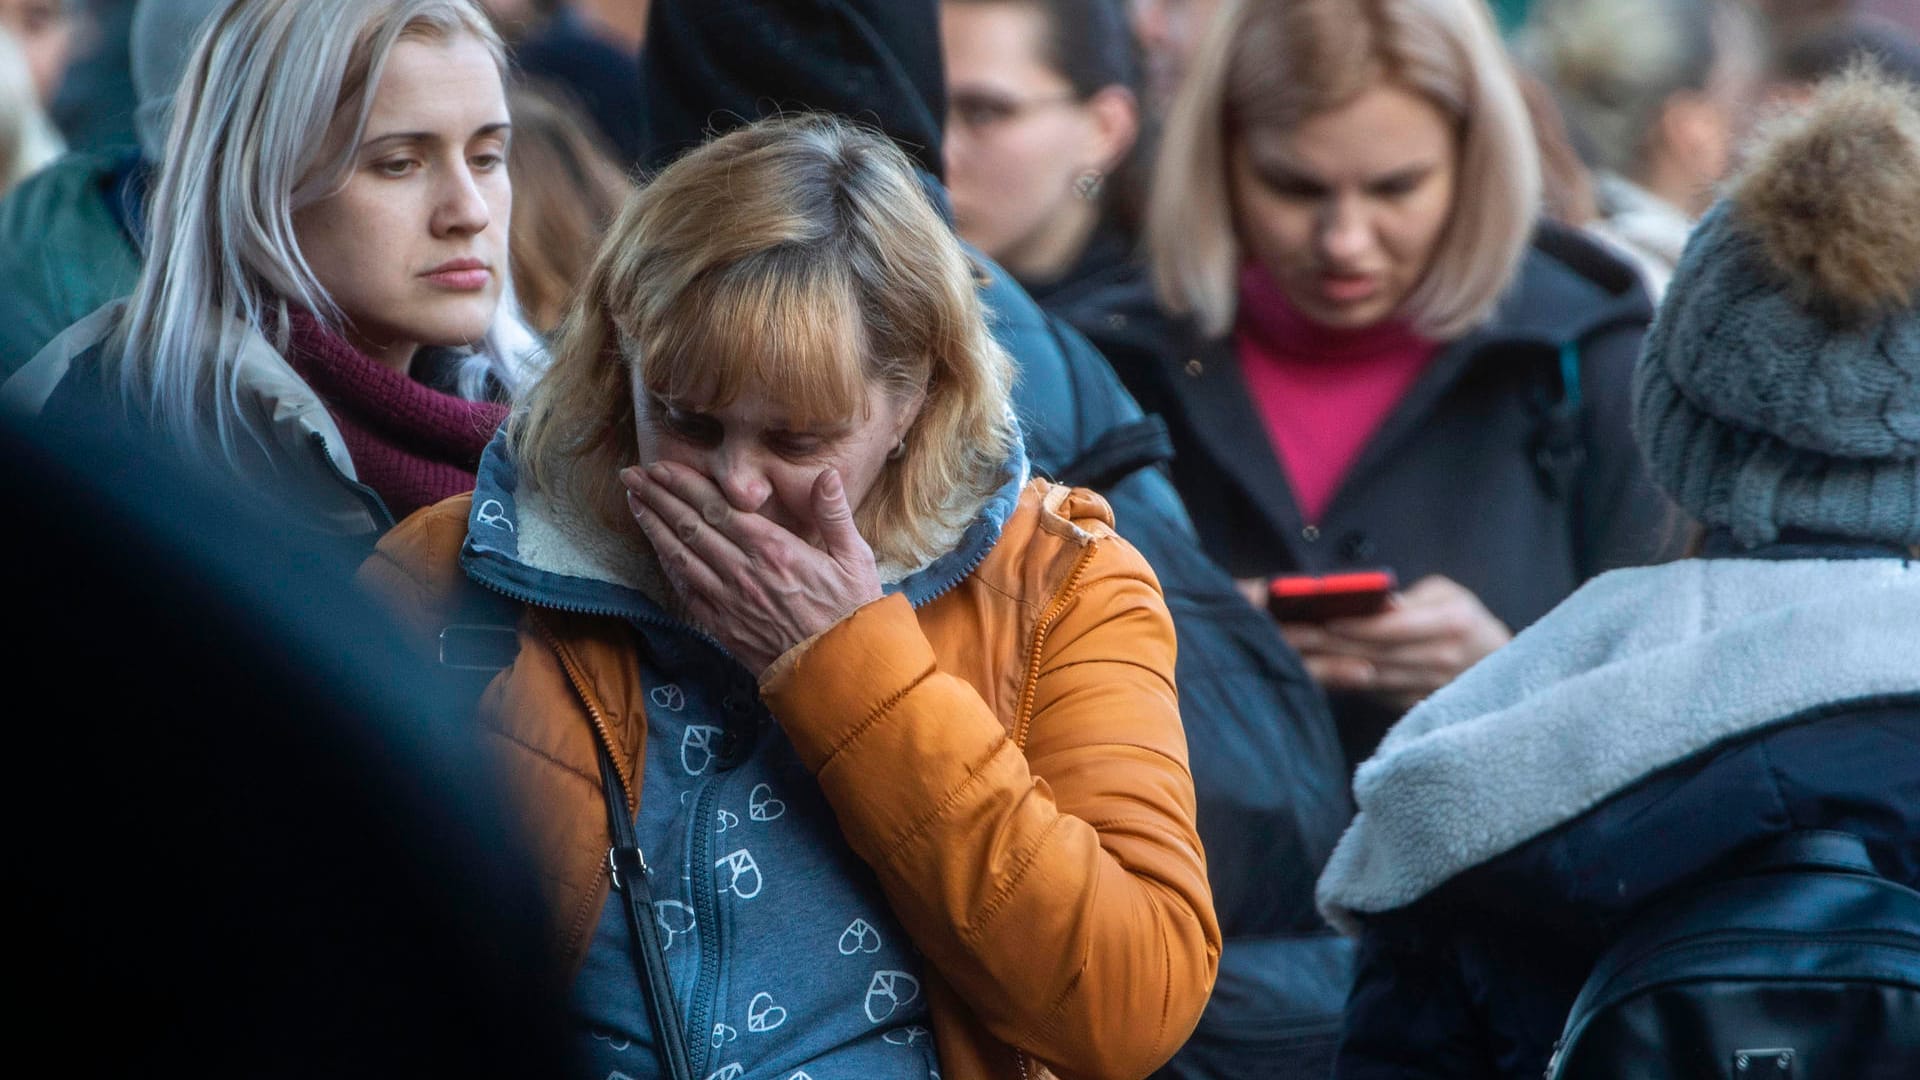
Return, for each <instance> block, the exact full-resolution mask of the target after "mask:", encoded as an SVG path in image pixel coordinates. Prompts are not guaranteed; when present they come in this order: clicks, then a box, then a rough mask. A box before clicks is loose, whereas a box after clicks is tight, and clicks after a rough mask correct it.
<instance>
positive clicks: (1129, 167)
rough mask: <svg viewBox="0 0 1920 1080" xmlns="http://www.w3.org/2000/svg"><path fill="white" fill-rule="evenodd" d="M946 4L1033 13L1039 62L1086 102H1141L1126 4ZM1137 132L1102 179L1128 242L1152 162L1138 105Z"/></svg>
mask: <svg viewBox="0 0 1920 1080" xmlns="http://www.w3.org/2000/svg"><path fill="white" fill-rule="evenodd" d="M946 2H947V3H962V4H975V5H984V4H1000V5H1003V6H1007V7H1023V8H1027V9H1029V10H1031V11H1035V12H1038V13H1039V15H1040V20H1041V22H1042V23H1044V24H1045V26H1046V38H1045V40H1044V41H1042V42H1041V43H1040V59H1041V61H1042V62H1043V63H1045V64H1046V65H1047V67H1048V68H1049V69H1051V70H1052V71H1053V72H1054V73H1055V74H1057V75H1059V76H1060V77H1061V78H1063V79H1065V80H1067V84H1068V85H1070V86H1072V87H1073V92H1074V94H1076V95H1077V96H1078V97H1079V98H1080V100H1082V101H1085V100H1087V99H1088V98H1091V97H1093V96H1094V95H1095V94H1098V93H1099V92H1100V91H1102V90H1105V89H1106V88H1108V87H1110V86H1118V87H1120V88H1122V89H1124V90H1126V91H1128V92H1129V93H1131V94H1133V97H1134V100H1135V101H1136V102H1144V98H1143V86H1144V71H1145V64H1144V63H1143V62H1142V60H1141V58H1140V43H1139V41H1138V40H1137V39H1135V38H1134V36H1133V28H1132V26H1131V25H1130V24H1129V23H1128V22H1127V15H1126V12H1125V10H1123V8H1124V5H1125V3H1126V0H946ZM1139 111H1140V133H1139V135H1138V136H1136V137H1135V139H1134V142H1133V147H1132V149H1130V150H1129V151H1128V152H1127V153H1126V155H1125V156H1124V157H1122V158H1121V159H1120V162H1119V163H1118V164H1117V165H1115V166H1114V167H1113V171H1112V172H1111V173H1109V174H1108V176H1107V198H1106V200H1105V202H1106V205H1105V210H1106V213H1107V217H1108V220H1109V221H1110V222H1111V223H1112V224H1113V225H1115V226H1117V227H1118V228H1119V229H1120V231H1121V232H1123V233H1124V234H1125V235H1126V237H1127V239H1128V240H1129V241H1131V240H1132V239H1133V238H1134V237H1135V236H1137V235H1138V234H1139V232H1140V226H1141V224H1142V222H1143V221H1144V220H1145V218H1146V209H1147V164H1146V163H1147V162H1149V161H1151V160H1152V159H1153V154H1152V153H1151V150H1150V147H1151V145H1152V143H1153V141H1154V140H1153V139H1152V137H1151V136H1152V132H1151V131H1150V127H1149V125H1150V122H1151V121H1150V118H1149V117H1148V116H1147V112H1146V107H1145V105H1144V103H1143V104H1141V105H1140V106H1139Z"/></svg>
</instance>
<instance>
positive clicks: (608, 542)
mask: <svg viewBox="0 0 1920 1080" xmlns="http://www.w3.org/2000/svg"><path fill="white" fill-rule="evenodd" d="M1002 476H1003V481H1002V483H1001V484H1000V485H999V487H997V488H996V489H994V491H993V492H991V493H990V494H988V495H987V496H985V497H984V498H982V499H981V500H980V501H979V504H978V505H977V506H976V507H974V508H973V513H972V514H971V515H970V516H969V517H968V518H967V519H966V520H968V521H969V524H967V525H966V526H965V527H964V528H962V529H960V530H958V531H957V532H956V534H955V536H954V538H953V542H952V544H951V546H950V547H949V548H948V550H947V551H946V552H945V554H942V555H940V556H938V557H936V558H934V559H933V560H932V561H930V562H928V563H927V564H926V565H925V566H921V567H914V568H891V571H892V572H891V573H890V572H889V570H890V568H888V567H884V566H883V567H882V568H881V576H882V580H883V581H886V582H887V584H886V585H885V589H886V592H887V593H889V594H892V593H896V592H898V593H903V594H905V596H906V597H907V600H908V601H909V602H910V603H912V604H913V605H914V606H916V607H918V606H919V605H921V604H924V603H926V602H927V601H929V600H932V599H933V598H934V597H936V596H939V595H941V594H942V593H944V592H946V591H947V590H949V589H951V588H953V587H954V586H955V585H958V584H959V583H960V582H961V581H962V580H964V579H965V578H966V576H967V575H968V574H971V573H973V571H974V569H975V568H977V567H978V566H979V565H980V563H981V562H982V561H983V560H985V559H986V557H987V553H988V552H990V551H992V550H993V546H994V544H995V543H997V542H998V541H999V539H1000V530H1001V528H1002V527H1003V526H1004V525H1005V524H1006V522H1007V519H1008V518H1009V517H1011V516H1012V514H1013V511H1014V508H1015V507H1016V506H1017V505H1018V504H1019V501H1020V492H1021V490H1022V489H1023V488H1025V487H1026V484H1027V479H1028V469H1027V456H1026V451H1025V450H1024V449H1023V448H1022V446H1021V442H1020V440H1018V439H1015V440H1014V451H1013V454H1012V455H1011V456H1010V457H1009V458H1008V460H1007V462H1006V464H1005V465H1004V466H1003V472H1002ZM460 562H461V565H462V566H463V567H464V568H465V569H466V572H467V575H468V576H469V577H471V578H473V580H475V581H477V582H479V583H481V584H482V585H486V586H488V587H490V588H493V589H495V590H497V591H499V592H501V593H503V594H505V595H507V596H510V597H512V598H514V599H516V600H519V601H521V602H523V603H528V604H535V605H538V606H542V607H549V608H555V609H558V610H562V611H575V612H582V613H594V614H605V615H615V616H620V617H624V618H640V619H650V620H658V619H659V618H660V617H661V616H662V614H664V610H665V605H664V604H663V603H661V601H662V600H664V599H666V597H667V592H666V589H665V586H664V584H663V583H662V582H661V580H660V578H659V571H658V568H657V564H656V563H655V562H654V560H653V558H652V555H651V553H650V552H649V551H647V550H646V542H645V540H644V538H642V537H641V536H640V534H639V532H638V531H637V530H636V531H635V533H634V534H633V535H632V536H630V537H629V536H611V535H608V533H607V532H606V530H605V528H604V527H602V526H601V525H599V524H598V523H597V522H595V521H594V520H593V519H592V518H591V516H590V515H588V514H585V513H582V512H579V511H577V510H574V509H573V508H570V507H567V506H564V505H562V504H560V503H559V502H557V501H555V500H554V499H552V498H549V497H548V496H547V495H546V494H545V493H544V492H539V491H532V490H522V489H521V488H520V486H519V470H518V468H517V467H516V466H515V464H514V462H513V458H512V454H511V452H510V451H509V450H508V448H507V436H506V431H505V429H504V428H503V429H502V430H501V431H500V433H499V434H497V435H495V436H494V439H493V442H492V443H491V444H489V445H488V447H487V450H486V453H485V454H483V455H482V456H481V459H480V473H479V478H478V483H477V485H476V486H475V488H474V492H473V508H472V510H471V511H470V512H469V515H468V518H467V539H466V542H465V544H464V545H463V546H462V548H461V553H460Z"/></svg>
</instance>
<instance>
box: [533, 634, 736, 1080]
mask: <svg viewBox="0 0 1920 1080" xmlns="http://www.w3.org/2000/svg"><path fill="white" fill-rule="evenodd" d="M527 617H528V620H529V621H530V622H532V623H533V625H534V626H535V627H537V628H538V629H539V631H540V636H541V638H542V639H544V640H545V641H546V643H547V647H548V648H550V649H552V650H553V654H554V656H556V657H557V658H559V660H560V667H561V669H562V670H563V671H565V672H566V673H567V681H568V682H569V683H570V684H572V686H573V692H574V694H575V696H577V697H578V698H579V699H580V703H581V704H582V705H584V706H586V709H587V719H588V721H589V722H590V723H592V725H593V731H594V737H595V738H597V739H599V740H600V743H601V745H602V746H604V747H605V748H606V751H607V760H608V761H611V762H614V771H615V773H616V774H617V775H616V777H615V778H616V779H617V780H618V782H619V785H620V793H621V795H622V797H623V800H624V802H625V805H626V813H628V814H629V815H631V814H634V813H637V812H638V811H639V808H640V800H639V799H638V797H637V796H636V792H635V789H636V785H635V783H634V782H633V779H632V777H630V776H629V775H628V774H626V773H623V772H620V764H619V763H620V755H619V753H618V752H617V748H616V747H615V746H614V742H613V729H612V728H611V727H609V726H608V725H607V718H606V714H604V713H602V712H601V711H600V706H598V705H596V704H594V701H593V698H592V696H591V695H590V694H588V692H587V686H586V679H585V678H584V677H583V676H582V675H581V673H580V670H579V668H578V667H577V666H576V665H575V664H574V661H573V657H572V656H570V655H568V654H567V651H566V650H565V649H563V648H562V647H561V645H560V639H559V636H558V635H557V634H555V633H554V632H553V629H552V628H551V627H549V626H548V625H547V623H546V620H545V619H542V618H540V616H539V614H538V613H537V612H533V611H529V612H528V613H527ZM634 854H635V855H637V856H638V857H639V863H640V866H639V873H637V874H629V875H628V878H629V880H628V881H626V882H625V883H624V887H625V888H628V889H632V890H634V895H636V896H637V897H638V898H639V899H640V901H641V902H642V903H643V904H644V905H645V910H646V911H648V912H652V911H653V910H654V907H653V882H652V871H651V870H649V869H648V867H647V860H646V854H645V853H644V852H642V851H640V850H639V849H638V848H637V847H636V848H635V851H634ZM602 874H607V875H611V876H613V877H614V882H613V884H614V886H615V887H616V888H617V887H622V884H623V883H622V882H620V881H619V876H618V874H617V873H616V872H615V870H614V852H613V850H612V849H611V848H609V849H608V851H607V860H606V862H605V863H604V864H602V866H601V867H600V869H598V870H596V871H595V874H594V892H596V893H597V892H599V891H600V875H602ZM701 925H703V926H704V925H706V924H704V923H703V924H701ZM709 936H710V935H707V934H702V935H700V937H701V940H702V942H703V944H704V942H705V940H706V938H708V937H709ZM635 938H636V940H635V941H634V943H633V947H634V948H636V949H639V950H640V951H641V952H642V954H643V955H644V957H645V963H646V966H647V967H648V969H650V970H652V971H658V972H662V973H665V972H666V970H667V957H666V953H665V952H664V951H663V950H661V948H660V943H659V942H658V941H657V940H656V939H654V938H653V937H651V936H649V935H646V934H637V935H635ZM704 958H705V950H704V948H703V950H702V959H703V960H704ZM641 990H642V992H643V993H644V992H647V991H646V988H645V987H642V988H641ZM667 1004H669V1005H671V1006H672V1010H671V1011H672V1012H673V1014H674V1015H675V1016H678V1015H679V1011H680V1010H679V1006H678V1004H677V1003H675V1002H669V1003H667ZM662 1011H666V1010H662ZM654 1037H655V1038H659V1039H667V1038H669V1035H668V1033H667V1032H664V1031H657V1032H654ZM680 1042H681V1044H682V1045H687V1044H688V1043H689V1040H688V1039H687V1037H686V1032H684V1031H682V1032H681V1033H680ZM670 1080H693V1077H692V1076H690V1075H689V1076H684V1077H679V1076H676V1077H671V1078H670Z"/></svg>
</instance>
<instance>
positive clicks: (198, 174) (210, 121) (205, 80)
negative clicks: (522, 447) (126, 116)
mask: <svg viewBox="0 0 1920 1080" xmlns="http://www.w3.org/2000/svg"><path fill="white" fill-rule="evenodd" d="M505 76H506V57H505V53H504V51H503V49H502V46H501V44H500V40H499V38H498V37H497V36H496V35H495V34H494V31H493V28H492V24H491V23H490V22H489V21H488V19H487V17H486V15H485V14H484V13H482V12H481V11H480V9H479V8H477V7H475V6H474V5H473V4H472V3H471V2H470V0H340V2H336V3H328V4H314V3H309V2H305V0H233V2H232V3H229V4H227V5H226V6H225V7H224V8H223V9H222V10H219V11H217V12H215V13H214V14H212V15H210V16H209V17H208V18H207V20H206V22H205V24H204V25H203V28H202V30H201V32H200V37H199V40H198V44H197V46H196V48H195V50H194V55H193V58H192V60H191V61H190V62H189V64H188V67H187V70H186V72H185V74H184V75H183V77H182V80H181V85H180V88H179V90H178V92H177V94H176V95H175V98H174V118H173V124H172V129H171V133H170V134H169V136H168V139H167V149H166V153H165V155H164V160H163V164H162V166H161V172H160V177H159V180H158V183H157V185H156V187H155V190H154V195H153V199H152V202H151V205H150V206H149V207H148V208H147V212H146V219H147V222H148V238H147V257H146V263H145V265H144V267H143V268H142V272H141V276H140V279H139V281H138V283H137V284H136V286H135V288H134V292H133V295H132V296H131V297H130V298H128V299H127V300H125V301H120V302H116V303H114V304H111V305H109V306H108V307H106V308H103V309H101V310H100V311H99V312H96V313H95V314H94V315H92V316H89V317H88V318H87V319H85V320H83V321H82V322H80V323H78V324H76V325H75V326H74V327H72V328H70V329H69V330H68V331H67V332H66V333H65V334H63V335H62V336H61V337H60V338H58V339H56V340H55V341H54V342H53V343H52V344H50V345H49V346H48V347H47V348H46V349H45V350H43V351H42V353H41V355H40V356H39V357H37V358H36V359H35V360H34V361H33V363H32V364H30V365H29V367H28V368H27V369H24V370H23V371H22V372H21V373H20V374H19V375H18V376H16V378H15V379H14V380H12V381H11V382H10V383H9V385H8V388H7V396H8V398H9V401H10V403H11V404H12V405H14V406H15V407H25V408H28V409H31V410H38V411H41V412H42V413H43V414H47V415H53V414H58V413H60V412H61V410H63V409H65V408H68V407H70V406H71V405H72V404H74V403H75V402H76V400H77V398H83V397H86V396H87V395H89V394H92V395H95V396H97V395H98V394H99V391H100V390H102V389H105V390H106V391H108V395H107V396H108V398H109V399H110V400H112V399H117V404H118V405H120V406H122V407H123V408H124V411H125V412H126V414H127V415H128V416H129V417H130V418H131V419H132V420H133V421H134V422H136V423H138V424H140V425H143V426H146V427H148V428H150V429H152V430H153V431H154V432H156V433H157V434H158V435H159V436H160V437H161V438H163V439H164V440H166V441H167V442H169V443H171V444H174V445H177V446H179V447H181V448H183V449H184V450H185V451H186V452H188V453H189V454H190V455H192V456H195V457H199V458H202V459H206V460H209V461H211V462H214V463H216V464H217V465H219V466H221V467H225V468H230V469H232V470H234V471H236V472H238V473H239V474H240V475H241V476H242V477H244V478H245V479H246V480H248V481H249V482H250V483H251V484H253V485H254V486H255V487H256V488H257V489H259V491H260V492H261V493H263V494H266V495H268V496H270V497H273V498H275V499H277V500H279V501H281V502H284V503H287V504H289V506H290V507H292V508H293V509H294V510H295V511H296V512H297V513H299V514H301V515H302V516H303V517H305V518H307V519H309V520H311V521H313V522H315V523H317V524H319V525H321V526H323V527H325V528H328V529H330V530H335V531H341V532H348V533H367V532H376V531H379V530H380V529H381V528H383V527H385V526H386V525H388V524H390V523H391V521H392V520H393V519H394V517H397V516H404V515H405V514H407V513H410V512H411V511H413V510H414V509H416V508H418V507H421V506H424V505H428V504H430V503H433V502H438V501H439V500H441V499H443V498H445V497H447V496H448V495H451V494H453V493H455V492H458V491H462V490H467V489H470V488H471V486H472V483H473V470H474V468H475V467H476V465H477V463H478V457H479V452H480V450H481V449H482V448H484V446H485V444H486V441H487V438H488V437H489V436H490V434H491V432H492V431H493V429H494V428H495V427H496V426H498V424H499V423H500V421H501V419H502V418H503V417H504V415H505V409H504V407H503V406H501V405H497V404H493V403H491V402H490V401H489V400H487V399H489V398H491V397H498V396H501V395H502V394H503V393H504V392H505V391H506V390H507V389H509V388H510V387H511V386H512V384H513V383H514V381H515V372H516V368H517V361H518V358H519V356H520V355H521V354H522V353H523V352H525V351H528V350H529V349H530V347H531V346H532V344H533V340H532V337H531V334H530V333H529V332H528V331H527V330H526V328H525V327H524V325H523V324H521V323H520V322H519V320H518V318H517V316H516V315H514V314H513V310H514V306H513V305H512V303H511V302H508V303H504V304H503V302H502V301H503V298H508V297H510V292H511V290H510V289H509V287H508V285H507V278H508V265H507V240H506V237H507V230H508V225H509V218H510V215H511V211H512V186H511V184H510V183H509V181H508V177H507V173H506V165H505V162H506V154H507V148H508V143H509V141H510V138H511V130H512V124H511V121H510V118H509V116H508V113H507V105H506V97H505Z"/></svg>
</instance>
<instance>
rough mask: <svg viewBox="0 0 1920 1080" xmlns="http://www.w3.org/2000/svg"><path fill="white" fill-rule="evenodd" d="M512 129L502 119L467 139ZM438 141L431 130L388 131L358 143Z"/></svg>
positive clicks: (363, 146)
mask: <svg viewBox="0 0 1920 1080" xmlns="http://www.w3.org/2000/svg"><path fill="white" fill-rule="evenodd" d="M512 130H513V125H512V124H510V123H508V122H506V121H504V120H502V121H500V122H498V123H493V124H484V125H482V126H480V127H477V128H475V129H474V130H473V134H471V135H469V136H467V139H468V140H473V139H481V138H485V137H487V136H489V135H498V134H501V133H503V132H510V131H512ZM438 141H440V135H439V134H438V133H437V132H432V131H390V132H388V133H387V134H385V135H375V136H374V137H373V138H371V139H367V140H365V141H363V142H362V143H361V144H360V148H361V149H362V150H368V149H371V148H373V147H376V146H382V145H385V144H387V143H430V142H438Z"/></svg>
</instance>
